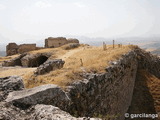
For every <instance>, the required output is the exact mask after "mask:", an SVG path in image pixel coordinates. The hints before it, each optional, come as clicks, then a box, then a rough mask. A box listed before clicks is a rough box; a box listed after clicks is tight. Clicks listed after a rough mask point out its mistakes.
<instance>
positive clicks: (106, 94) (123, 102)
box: [68, 51, 138, 120]
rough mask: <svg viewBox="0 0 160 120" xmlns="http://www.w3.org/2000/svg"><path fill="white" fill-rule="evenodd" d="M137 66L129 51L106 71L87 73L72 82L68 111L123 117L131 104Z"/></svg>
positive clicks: (116, 118) (117, 119) (134, 56)
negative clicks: (80, 78) (82, 78)
mask: <svg viewBox="0 0 160 120" xmlns="http://www.w3.org/2000/svg"><path fill="white" fill-rule="evenodd" d="M137 68H138V62H137V59H136V54H135V53H134V52H133V51H132V52H130V53H128V54H126V55H124V56H123V58H122V59H120V60H118V61H116V62H113V63H112V65H111V66H110V67H108V68H106V71H107V73H103V74H88V75H86V79H84V80H82V81H77V82H75V83H73V84H72V85H71V86H69V88H68V94H69V96H70V99H71V101H72V102H73V103H72V105H71V106H70V109H69V112H70V113H71V114H72V115H77V116H101V115H102V116H107V115H109V116H110V117H113V118H115V120H123V119H124V114H125V113H126V112H127V110H128V107H129V105H130V104H131V100H132V94H133V88H134V82H135V77H136V72H137ZM113 118H112V119H113Z"/></svg>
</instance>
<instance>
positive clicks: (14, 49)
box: [6, 37, 79, 56]
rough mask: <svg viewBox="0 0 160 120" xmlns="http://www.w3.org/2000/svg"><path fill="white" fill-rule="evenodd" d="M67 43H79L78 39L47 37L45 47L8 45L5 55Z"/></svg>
mask: <svg viewBox="0 0 160 120" xmlns="http://www.w3.org/2000/svg"><path fill="white" fill-rule="evenodd" d="M68 43H79V40H78V39H75V38H69V39H66V38H65V37H56V38H54V37H48V38H47V39H45V46H44V47H36V44H20V45H17V44H16V43H9V44H8V45H7V46H6V54H7V56H11V55H15V54H22V53H25V52H29V51H33V50H39V49H43V48H56V47H60V46H62V45H65V44H68Z"/></svg>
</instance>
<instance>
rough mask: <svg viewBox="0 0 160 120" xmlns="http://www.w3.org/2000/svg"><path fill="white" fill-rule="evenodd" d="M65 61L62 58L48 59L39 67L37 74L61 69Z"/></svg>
mask: <svg viewBox="0 0 160 120" xmlns="http://www.w3.org/2000/svg"><path fill="white" fill-rule="evenodd" d="M64 63H65V62H64V61H63V60H62V59H54V60H47V61H46V62H45V63H43V64H42V65H40V66H39V67H38V68H37V70H36V71H35V74H38V75H42V74H45V73H48V72H50V71H52V70H56V69H60V68H62V67H63V65H64Z"/></svg>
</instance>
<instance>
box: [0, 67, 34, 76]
mask: <svg viewBox="0 0 160 120" xmlns="http://www.w3.org/2000/svg"><path fill="white" fill-rule="evenodd" d="M35 69H36V68H21V67H6V68H1V69H0V77H7V76H13V75H17V76H22V77H23V76H24V75H25V74H28V73H30V72H31V71H34V70H35Z"/></svg>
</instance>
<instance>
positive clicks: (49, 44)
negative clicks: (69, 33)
mask: <svg viewBox="0 0 160 120" xmlns="http://www.w3.org/2000/svg"><path fill="white" fill-rule="evenodd" d="M66 43H67V39H66V38H64V37H57V38H52V37H49V38H48V39H45V47H46V48H55V47H59V46H62V45H64V44H66Z"/></svg>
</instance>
